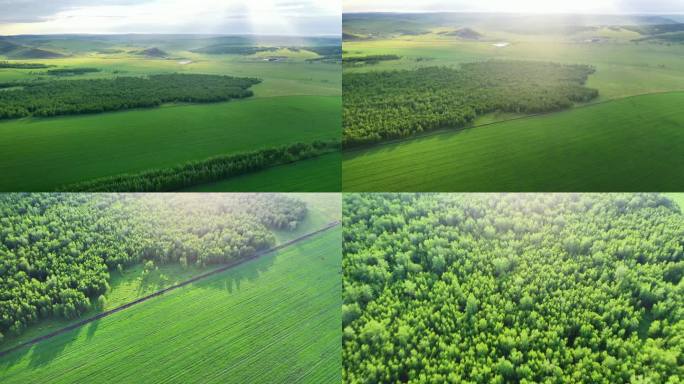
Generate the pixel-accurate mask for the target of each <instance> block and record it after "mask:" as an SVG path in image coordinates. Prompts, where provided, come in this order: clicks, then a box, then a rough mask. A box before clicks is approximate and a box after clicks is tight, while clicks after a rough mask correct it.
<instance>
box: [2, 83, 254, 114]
mask: <svg viewBox="0 0 684 384" xmlns="http://www.w3.org/2000/svg"><path fill="white" fill-rule="evenodd" d="M259 82H260V80H259V79H255V78H241V77H231V76H219V75H200V74H164V75H150V76H147V77H116V78H113V79H88V80H60V81H40V82H26V83H23V84H22V88H21V89H17V90H11V91H7V92H0V119H11V118H20V117H27V116H39V117H47V116H57V115H74V114H85V113H98V112H106V111H118V110H124V109H132V108H143V107H147V108H149V107H156V106H159V105H161V104H162V103H170V102H188V103H209V102H218V101H228V100H231V99H239V98H245V97H249V96H252V94H253V93H252V91H251V90H249V88H250V87H251V86H253V85H255V84H258V83H259Z"/></svg>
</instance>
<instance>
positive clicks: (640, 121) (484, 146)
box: [342, 92, 684, 192]
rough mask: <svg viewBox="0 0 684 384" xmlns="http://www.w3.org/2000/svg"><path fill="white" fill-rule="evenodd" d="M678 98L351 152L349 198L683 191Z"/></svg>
mask: <svg viewBox="0 0 684 384" xmlns="http://www.w3.org/2000/svg"><path fill="white" fill-rule="evenodd" d="M683 103H684V93H682V92H679V93H664V94H653V95H644V96H635V97H630V98H624V99H620V100H614V101H609V102H606V103H602V104H596V105H590V106H586V107H581V108H574V109H571V110H567V111H563V112H558V113H552V114H547V115H543V116H534V117H529V118H523V119H518V120H512V121H505V122H499V123H494V124H491V125H488V126H482V127H475V128H471V129H465V130H461V131H456V132H442V133H437V134H433V135H428V136H425V137H422V138H416V139H411V140H405V141H401V142H397V143H390V144H384V145H379V146H377V147H375V148H370V149H363V150H359V151H349V152H346V153H345V154H344V156H343V163H342V175H343V181H342V184H343V188H344V189H345V190H346V191H379V190H386V191H469V192H476V191H512V192H513V191H530V192H532V191H585V190H591V191H668V190H681V189H684V178H682V177H681V174H682V169H684V157H682V156H681V148H682V146H681V143H684V129H682V127H684V110H682V108H681V105H683Z"/></svg>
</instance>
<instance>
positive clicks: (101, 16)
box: [0, 0, 341, 36]
mask: <svg viewBox="0 0 684 384" xmlns="http://www.w3.org/2000/svg"><path fill="white" fill-rule="evenodd" d="M340 20H341V3H340V2H339V0H97V1H92V0H0V34H5V35H8V34H50V33H212V34H244V33H253V34H269V35H307V36H312V35H339V34H340V33H341V32H340V31H341V25H340V24H341V22H340Z"/></svg>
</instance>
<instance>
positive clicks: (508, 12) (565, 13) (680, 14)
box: [342, 10, 684, 16]
mask: <svg viewBox="0 0 684 384" xmlns="http://www.w3.org/2000/svg"><path fill="white" fill-rule="evenodd" d="M352 13H356V14H359V13H493V14H506V15H596V16H625V15H629V16H639V15H646V16H673V15H674V16H684V11H680V12H622V13H610V12H587V13H583V12H513V11H485V10H482V11H466V10H394V11H390V10H369V11H343V12H342V14H343V15H344V14H352Z"/></svg>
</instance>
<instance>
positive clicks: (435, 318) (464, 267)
mask: <svg viewBox="0 0 684 384" xmlns="http://www.w3.org/2000/svg"><path fill="white" fill-rule="evenodd" d="M343 241H344V245H343V271H344V275H343V303H344V304H343V308H342V316H343V320H342V321H343V338H344V339H343V340H344V341H343V364H344V371H343V378H344V382H346V383H379V382H383V383H399V382H410V383H505V382H507V383H582V382H583V383H627V382H630V383H670V384H672V383H681V382H682V377H684V279H682V276H684V215H683V214H682V211H681V209H680V207H679V206H678V205H677V204H676V203H675V202H673V201H672V200H670V199H669V198H668V197H666V196H663V195H659V194H450V195H449V194H349V195H346V196H345V197H344V211H343Z"/></svg>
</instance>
